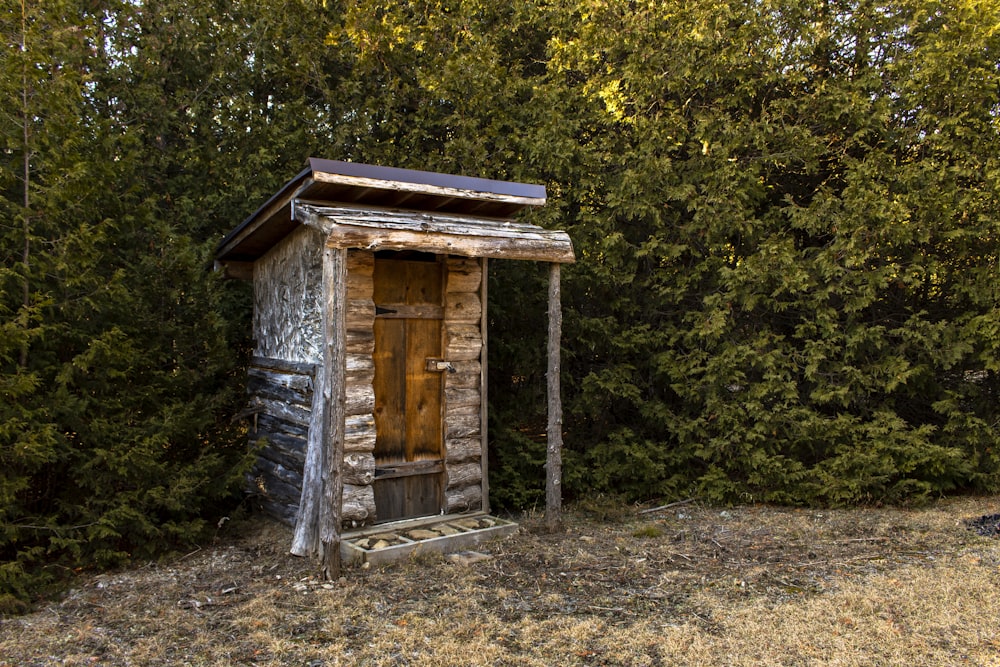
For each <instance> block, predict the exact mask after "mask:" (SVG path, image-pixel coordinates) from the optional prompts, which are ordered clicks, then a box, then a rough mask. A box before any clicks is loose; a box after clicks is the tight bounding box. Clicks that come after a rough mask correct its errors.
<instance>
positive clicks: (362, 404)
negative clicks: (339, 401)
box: [344, 382, 375, 416]
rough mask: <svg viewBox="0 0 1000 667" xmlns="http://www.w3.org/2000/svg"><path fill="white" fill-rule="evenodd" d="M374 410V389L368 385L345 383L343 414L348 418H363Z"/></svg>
mask: <svg viewBox="0 0 1000 667" xmlns="http://www.w3.org/2000/svg"><path fill="white" fill-rule="evenodd" d="M374 409H375V389H374V388H372V386H371V385H370V384H360V383H354V382H348V383H347V403H346V405H345V407H344V413H345V414H346V415H348V416H363V415H367V414H370V413H371V412H372V410H374Z"/></svg>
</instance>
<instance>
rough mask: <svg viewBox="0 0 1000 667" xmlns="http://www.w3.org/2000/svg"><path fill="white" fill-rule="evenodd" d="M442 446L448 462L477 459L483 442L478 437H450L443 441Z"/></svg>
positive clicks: (481, 450)
mask: <svg viewBox="0 0 1000 667" xmlns="http://www.w3.org/2000/svg"><path fill="white" fill-rule="evenodd" d="M444 447H445V458H446V459H447V461H448V463H449V464H450V463H464V462H466V461H472V460H476V461H478V460H479V458H480V457H481V456H482V453H483V443H482V441H481V440H480V439H479V438H451V439H450V440H447V441H446V442H445V445H444Z"/></svg>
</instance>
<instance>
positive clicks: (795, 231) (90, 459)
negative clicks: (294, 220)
mask: <svg viewBox="0 0 1000 667" xmlns="http://www.w3.org/2000/svg"><path fill="white" fill-rule="evenodd" d="M22 8H23V12H22ZM8 9H9V10H10V11H7V12H6V13H4V14H3V15H2V18H0V34H2V36H3V38H4V40H5V43H6V44H8V45H9V46H10V47H12V48H8V49H7V52H6V55H5V57H4V58H3V59H2V60H0V103H2V107H3V109H4V110H5V113H4V114H3V115H0V141H2V146H0V216H2V220H3V224H2V226H0V258H2V261H0V394H2V395H3V398H4V400H3V402H2V403H0V463H2V464H3V467H2V470H0V552H2V556H3V560H4V565H3V566H0V596H4V595H6V596H13V597H6V598H4V599H6V600H8V601H9V600H13V599H16V598H23V597H25V596H28V595H29V594H30V591H31V590H33V588H34V587H35V586H36V585H38V584H39V583H40V582H42V579H44V578H45V577H47V576H50V575H49V574H43V573H52V572H54V571H56V570H54V569H53V568H45V569H42V568H40V567H39V566H40V565H41V564H43V563H58V564H60V565H63V566H65V567H70V568H72V567H80V566H87V565H93V564H109V563H118V562H122V561H123V560H126V559H128V558H135V557H151V556H153V555H154V554H155V553H159V552H162V550H163V549H169V548H171V546H172V545H178V544H180V543H182V542H184V541H185V540H189V539H193V537H194V536H195V535H196V534H197V531H198V529H199V527H200V526H202V525H203V524H204V522H205V521H206V520H210V519H211V516H212V508H213V507H214V506H215V505H216V504H217V503H219V502H222V501H223V500H224V498H225V497H226V493H228V490H229V488H230V486H229V481H230V480H233V479H235V478H236V477H237V476H238V472H239V470H240V466H241V464H242V462H243V461H244V458H245V457H244V448H243V445H242V444H241V439H242V437H241V434H240V433H239V429H238V428H237V427H234V426H233V425H231V424H230V423H229V415H231V414H232V413H233V412H235V411H236V406H237V405H238V404H239V402H240V400H241V399H240V397H241V391H242V388H241V386H242V378H241V371H240V358H241V357H240V355H241V354H245V350H246V349H247V341H246V340H245V336H246V335H247V333H248V332H249V326H248V323H247V319H246V318H247V316H248V313H249V304H248V301H249V297H248V294H247V291H246V290H245V289H244V288H241V287H239V286H233V285H222V284H220V283H218V282H217V280H216V279H215V278H214V277H213V276H212V275H211V274H210V273H209V272H208V271H207V269H208V264H209V258H210V254H211V248H212V246H213V244H214V243H215V242H216V241H217V240H218V239H219V238H220V236H221V235H222V234H223V233H224V232H226V231H228V230H229V229H231V228H232V227H233V226H234V225H235V224H237V223H238V222H239V220H241V219H243V218H244V217H245V216H246V215H247V214H248V213H250V212H251V210H252V209H253V208H255V207H256V206H257V205H259V204H260V203H261V202H262V201H264V199H265V198H266V197H267V196H268V195H270V194H271V193H272V192H273V191H274V190H275V189H276V188H277V187H278V185H280V184H281V183H282V182H283V181H284V180H286V179H287V178H288V177H289V176H290V175H291V174H293V173H295V172H297V171H298V170H299V168H300V166H301V163H302V160H303V159H304V158H305V157H307V156H308V155H320V156H328V157H334V158H341V159H353V160H357V161H366V162H372V163H378V164H386V165H392V166H404V167H414V168H419V169H432V170H442V171H449V172H455V173H464V174H469V175H476V176H485V177H494V178H502V179H511V180H522V181H530V182H541V183H545V184H546V186H547V189H548V193H549V203H548V204H547V206H545V207H544V208H542V209H541V210H538V211H533V212H531V213H529V214H528V217H529V218H530V220H531V221H532V222H536V223H538V224H541V225H543V226H547V227H559V228H564V229H567V230H568V231H569V232H570V234H571V236H572V238H573V240H574V243H575V246H576V250H577V255H578V260H579V261H578V263H577V264H575V265H572V266H569V267H566V270H565V271H564V272H563V285H564V294H563V299H564V338H563V348H564V350H563V393H564V398H565V408H566V409H565V436H564V438H565V442H566V451H565V453H564V488H565V490H566V492H567V494H568V495H572V496H576V497H578V498H586V497H591V496H593V495H595V494H611V495H615V497H621V498H623V499H626V500H628V499H636V498H645V497H651V496H664V497H688V496H692V495H697V496H699V497H702V498H704V499H707V500H713V501H717V502H740V501H765V502H782V503H799V504H805V503H809V504H847V503H858V502H870V503H876V502H908V501H914V500H919V499H921V498H924V497H930V496H934V495H938V494H942V493H946V492H949V491H957V490H976V491H987V492H995V491H997V490H1000V482H998V480H1000V476H998V466H1000V447H998V445H1000V443H998V442H997V440H998V434H997V431H996V424H997V423H998V418H1000V413H998V411H1000V407H998V405H1000V401H998V398H1000V361H998V359H1000V354H998V352H1000V308H998V288H997V283H996V267H997V261H998V260H997V257H998V242H1000V235H998V231H1000V230H998V225H1000V217H998V213H997V211H1000V188H998V185H1000V166H998V164H1000V163H998V159H1000V158H998V156H1000V136H998V131H1000V122H998V118H1000V107H998V105H997V101H996V100H997V95H998V91H1000V67H998V64H1000V27H998V26H1000V10H998V9H997V8H996V7H994V6H993V5H991V4H989V3H982V2H972V1H970V0H953V1H951V2H945V3H928V2H925V1H924V0H886V1H878V2H869V1H867V0H865V1H862V0H836V1H833V2H830V1H829V0H822V1H821V0H805V1H804V2H801V1H796V2H791V1H787V0H775V1H760V2H750V3H746V2H723V3H721V4H720V3H719V2H704V1H703V2H686V3H676V2H667V3H663V2H624V1H621V0H607V1H601V2H594V1H592V0H556V1H555V2H549V3H525V2H514V3H507V4H497V3H493V2H485V1H483V0H444V1H440V0H435V1H427V0H419V1H413V2H393V3H389V2H384V0H360V1H359V2H352V3H339V2H336V1H334V0H330V1H329V2H321V1H312V0H300V1H295V2H273V1H271V0H267V1H265V2H260V3H253V4H250V3H245V2H234V3H222V2H215V1H213V2H207V3H200V4H198V5H196V6H192V5H191V3H187V2H181V1H180V0H164V1H162V2H154V3H133V2H119V1H116V0H113V1H108V2H98V3H93V2H90V3H79V2H75V1H74V0H58V1H56V2H49V3H32V2H27V3H25V4H23V5H21V4H12V3H8ZM25 166H27V171H25ZM543 269H544V267H530V268H526V267H525V266H522V265H519V264H516V263H509V264H508V263H504V262H493V263H491V265H490V276H491V277H490V284H489V293H490V299H491V301H490V309H489V318H490V359H489V373H490V394H489V395H490V403H491V405H490V407H491V417H490V435H491V443H490V447H491V451H490V456H491V467H490V476H491V482H492V484H491V488H492V490H493V500H494V502H495V503H496V504H500V505H521V506H524V505H531V504H533V503H536V502H538V501H539V500H540V498H541V497H542V491H543V478H544V472H543V462H544V453H545V452H544V440H543V438H542V437H541V436H542V434H543V432H544V424H545V416H544V408H545V400H544V396H545V377H544V372H545V360H544V349H545V345H544V341H545V316H544V312H545V310H544V309H545V303H544V294H545V290H544V286H545V271H544V270H543ZM0 604H3V605H6V603H4V602H0Z"/></svg>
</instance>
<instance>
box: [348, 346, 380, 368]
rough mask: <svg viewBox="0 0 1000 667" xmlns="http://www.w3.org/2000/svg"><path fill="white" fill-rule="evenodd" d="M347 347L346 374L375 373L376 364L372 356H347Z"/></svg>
mask: <svg viewBox="0 0 1000 667" xmlns="http://www.w3.org/2000/svg"><path fill="white" fill-rule="evenodd" d="M344 347H345V357H346V359H345V366H344V372H345V373H352V374H355V375H356V374H359V373H374V372H375V362H374V361H373V360H372V357H371V355H370V354H346V345H345V346H344Z"/></svg>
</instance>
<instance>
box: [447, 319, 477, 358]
mask: <svg viewBox="0 0 1000 667" xmlns="http://www.w3.org/2000/svg"><path fill="white" fill-rule="evenodd" d="M482 350H483V337H482V335H481V334H480V331H479V326H478V325H475V324H465V323H462V322H456V323H451V322H449V323H448V324H447V332H446V334H445V352H444V356H445V358H446V359H448V360H449V361H472V360H478V359H479V355H480V353H481V352H482Z"/></svg>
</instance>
